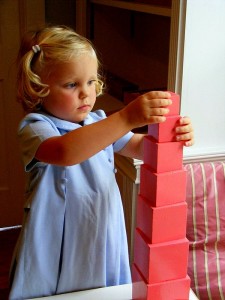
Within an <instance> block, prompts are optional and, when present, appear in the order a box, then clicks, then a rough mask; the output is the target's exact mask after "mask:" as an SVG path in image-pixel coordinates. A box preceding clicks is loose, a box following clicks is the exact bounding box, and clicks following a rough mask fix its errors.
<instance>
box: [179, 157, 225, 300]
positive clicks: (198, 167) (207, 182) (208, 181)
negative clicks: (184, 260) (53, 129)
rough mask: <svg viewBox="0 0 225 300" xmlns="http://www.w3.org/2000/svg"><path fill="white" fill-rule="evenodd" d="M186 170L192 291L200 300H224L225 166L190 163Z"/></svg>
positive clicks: (220, 163)
mask: <svg viewBox="0 0 225 300" xmlns="http://www.w3.org/2000/svg"><path fill="white" fill-rule="evenodd" d="M185 169H186V170H187V175H188V176H187V178H188V179H187V204H188V220H187V238H188V239H189V241H190V252H189V265H188V275H189V276H190V278H191V281H192V283H191V285H192V286H191V287H192V289H193V290H194V291H195V293H196V295H197V297H198V298H199V299H200V300H206V299H207V300H208V299H210V300H220V299H224V300H225V163H224V162H212V163H210V162H207V163H193V164H187V165H186V166H185Z"/></svg>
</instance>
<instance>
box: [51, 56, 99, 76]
mask: <svg viewBox="0 0 225 300" xmlns="http://www.w3.org/2000/svg"><path fill="white" fill-rule="evenodd" d="M47 72H48V74H49V76H50V77H51V78H52V77H54V78H56V77H57V78H65V77H66V78H70V77H71V78H72V77H79V76H81V75H85V76H97V72H98V63H97V59H96V57H94V56H90V55H88V56H87V55H86V56H85V55H82V56H78V57H77V56H76V57H72V58H71V59H70V60H68V61H65V62H58V63H55V64H53V65H52V67H51V68H50V69H49V70H48V71H47ZM49 76H47V77H49Z"/></svg>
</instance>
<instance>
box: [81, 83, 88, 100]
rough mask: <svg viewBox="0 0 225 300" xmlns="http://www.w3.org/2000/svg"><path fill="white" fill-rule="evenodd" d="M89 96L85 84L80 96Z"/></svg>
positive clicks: (82, 97)
mask: <svg viewBox="0 0 225 300" xmlns="http://www.w3.org/2000/svg"><path fill="white" fill-rule="evenodd" d="M87 96H88V88H87V87H85V86H82V87H81V89H80V98H81V99H84V98H86V97H87Z"/></svg>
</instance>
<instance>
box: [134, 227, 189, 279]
mask: <svg viewBox="0 0 225 300" xmlns="http://www.w3.org/2000/svg"><path fill="white" fill-rule="evenodd" d="M162 226H163V221H162ZM188 249H189V242H188V240H187V239H186V238H184V239H180V240H174V241H170V242H165V243H157V244H149V243H148V241H147V239H146V238H145V237H144V235H143V234H142V233H141V231H140V230H139V229H136V231H135V241H134V263H135V264H136V265H137V266H138V268H139V269H140V271H141V273H142V274H143V276H144V278H145V281H146V282H147V283H149V284H153V283H159V282H162V281H167V280H175V279H180V278H184V277H186V275H187V264H188Z"/></svg>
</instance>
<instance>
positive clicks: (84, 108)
mask: <svg viewBox="0 0 225 300" xmlns="http://www.w3.org/2000/svg"><path fill="white" fill-rule="evenodd" d="M78 109H79V110H85V111H86V110H89V109H90V105H88V104H85V105H82V106H80V107H78Z"/></svg>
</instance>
